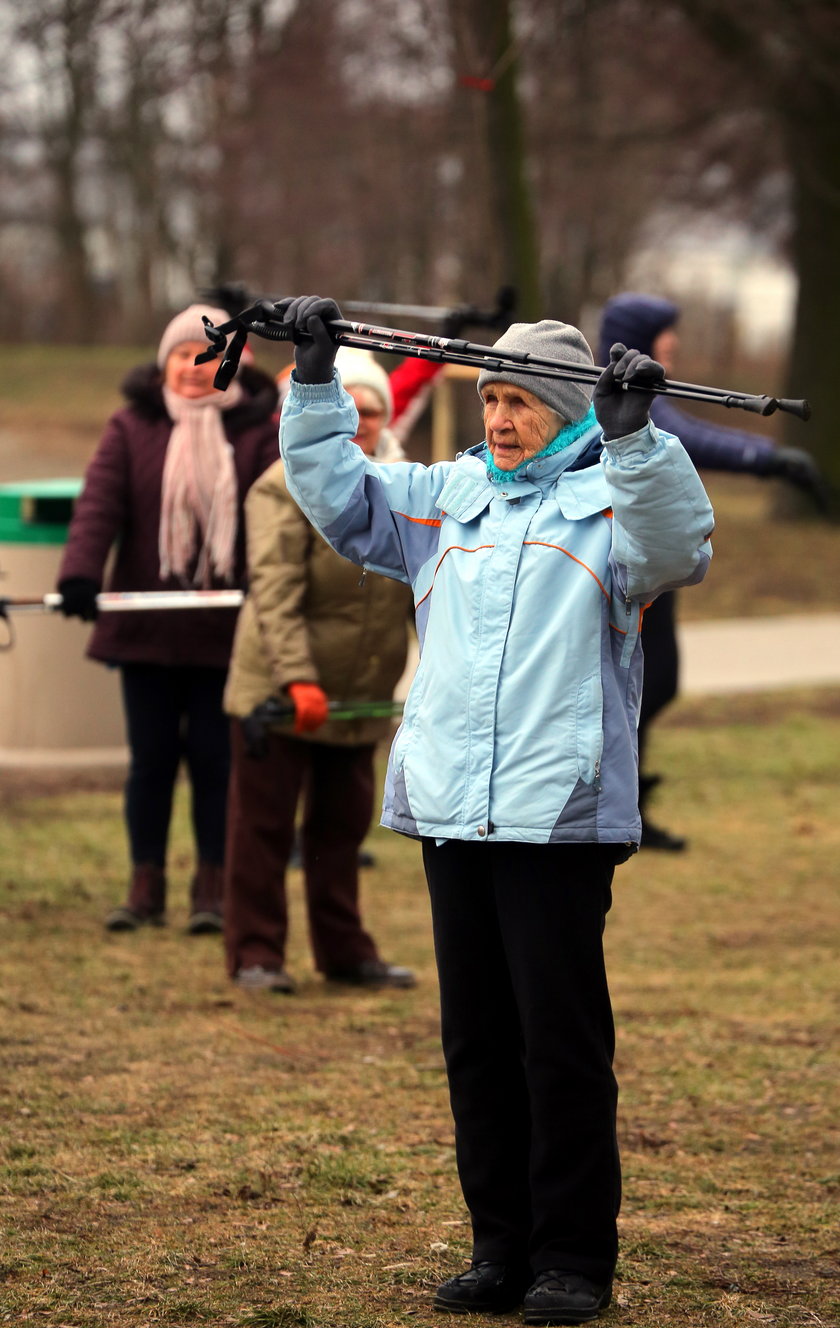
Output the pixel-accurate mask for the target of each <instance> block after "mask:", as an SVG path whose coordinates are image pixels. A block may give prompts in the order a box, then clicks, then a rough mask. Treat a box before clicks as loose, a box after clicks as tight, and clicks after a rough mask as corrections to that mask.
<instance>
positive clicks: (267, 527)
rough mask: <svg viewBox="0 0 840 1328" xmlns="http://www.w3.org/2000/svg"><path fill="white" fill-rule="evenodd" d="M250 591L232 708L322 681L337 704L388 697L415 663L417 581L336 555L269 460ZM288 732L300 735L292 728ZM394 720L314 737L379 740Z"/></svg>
mask: <svg viewBox="0 0 840 1328" xmlns="http://www.w3.org/2000/svg"><path fill="white" fill-rule="evenodd" d="M245 522H246V537H247V550H248V594H247V597H246V599H245V603H244V604H243V606H242V610H241V612H240V614H239V620H238V622H237V626H236V636H235V638H234V643H233V655H232V658H231V663H230V672H229V674H228V680H227V686H226V689H225V702H224V703H225V710H226V711H227V713H228V714H229V715H235V716H239V717H244V716H245V715H249V714H250V713H251V711H252V710H253V709H254V708H255V706H258V705H260V704H261V702H263V701H265V700H266V699H267V698H268V697H270V696H275V697H281V698H284V699H286V697H287V693H286V691H285V689H286V688H287V687H288V685H289V683H291V682H316V683H319V684H320V686H321V687H323V689H324V691H325V692H326V693H327V696H328V697H329V699H330V700H331V701H386V700H389V699H390V698H391V696H392V695H393V691H394V687H395V686H396V684H397V682H398V681H399V679H400V677H401V676H402V673H403V670H404V668H405V662H406V653H407V647H408V631H409V626H410V623H411V616H410V615H411V605H412V595H411V589H410V587H409V586H407V585H405V584H403V583H402V582H401V581H394V580H391V579H390V578H387V577H384V576H378V575H377V574H376V573H374V572H368V573H367V574H366V575H365V576H364V578H362V573H361V571H360V569H359V568H358V567H357V566H356V564H355V563H351V562H348V561H347V560H346V559H345V558H342V557H340V555H339V554H337V553H335V552H334V551H333V550H332V549H331V548H330V546H329V545H328V544H327V543H326V541H325V540H323V539H322V538H321V536H320V535H319V534H318V533H317V532H316V531H315V530H314V529H313V527H312V526H311V525H310V524H309V522H308V521H307V519H306V517H305V516H304V515H303V513H302V512H301V510H300V508H299V507H298V506H297V504H296V503H295V501H294V499H293V498H292V497H291V495H290V494H289V491H288V489H287V488H286V480H285V477H284V474H283V463H282V461H277V462H275V463H274V465H272V466H269V468H268V470H266V471H265V472H264V473H263V474H262V475H261V476H260V478H259V479H258V480H257V481H256V483H255V484H254V485H253V486H252V488H251V489H250V491H249V493H248V496H247V498H246V500H245ZM284 731H285V732H288V733H291V732H292V726H291V724H290V725H289V727H288V729H286V730H284ZM392 731H393V725H392V722H391V720H389V719H366V720H353V721H343V722H342V721H335V722H327V723H326V724H324V725H323V726H322V727H321V728H319V729H317V730H316V731H315V732H314V733H311V734H307V735H306V736H307V737H308V738H311V739H312V740H313V741H314V742H329V743H338V744H355V743H369V742H377V741H379V739H381V738H384V737H388V736H390V734H391V733H392Z"/></svg>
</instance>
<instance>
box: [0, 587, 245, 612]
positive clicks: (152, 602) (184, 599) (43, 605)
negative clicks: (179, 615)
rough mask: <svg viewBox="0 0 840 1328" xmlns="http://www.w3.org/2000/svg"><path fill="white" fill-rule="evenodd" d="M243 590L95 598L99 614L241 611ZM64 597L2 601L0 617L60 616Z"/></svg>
mask: <svg viewBox="0 0 840 1328" xmlns="http://www.w3.org/2000/svg"><path fill="white" fill-rule="evenodd" d="M243 598H244V595H243V592H242V591H241V590H105V591H102V592H101V593H100V594H99V595H97V596H96V607H97V609H98V610H99V612H100V613H131V612H133V611H136V610H140V609H238V608H239V607H240V605H241V604H242V600H243ZM62 602H63V600H62V596H61V595H59V594H58V593H57V592H50V593H49V594H46V595H38V596H32V597H21V598H14V597H12V596H5V597H3V598H0V617H2V618H5V617H6V615H7V613H8V612H9V611H11V612H13V613H27V612H28V613H57V612H59V611H60V609H61V605H62Z"/></svg>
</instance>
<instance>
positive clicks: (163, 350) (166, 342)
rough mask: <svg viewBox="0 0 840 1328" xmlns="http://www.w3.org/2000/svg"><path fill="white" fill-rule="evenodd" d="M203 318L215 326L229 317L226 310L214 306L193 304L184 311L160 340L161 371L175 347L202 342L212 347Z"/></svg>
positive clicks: (168, 326)
mask: <svg viewBox="0 0 840 1328" xmlns="http://www.w3.org/2000/svg"><path fill="white" fill-rule="evenodd" d="M202 316H203V317H206V318H209V319H210V322H211V323H213V324H214V325H215V326H218V325H219V323H226V322H227V321H228V315H227V314H226V313H225V311H224V309H215V308H214V307H213V305H212V304H191V305H190V306H189V308H187V309H182V310H181V312H180V313H179V314H176V315H175V317H174V318H173V319H172V321H171V322H170V323H167V325H166V327H165V328H164V329H163V336H162V337H161V339H160V345H159V346H158V353H157V365H158V368H159V369H165V368H166V361H167V360H168V359H169V356H170V355H171V354H172V352H173V350H174V349H175V347H176V346H180V345H181V343H182V342H184V341H200V342H201V343H202V345H206V346H209V345H210V342H209V341H208V340H207V334H206V333H205V331H204V323H203V322H202Z"/></svg>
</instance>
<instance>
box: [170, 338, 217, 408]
mask: <svg viewBox="0 0 840 1328" xmlns="http://www.w3.org/2000/svg"><path fill="white" fill-rule="evenodd" d="M206 349H207V343H206V342H205V343H204V344H202V343H201V342H200V341H182V342H180V343H179V344H178V345H177V346H175V347H174V349H173V350H171V351H170V352H169V358H168V359H167V361H166V368H165V369H164V371H163V381H164V383H165V384H166V386H167V387H168V388H169V389H170V391H172V392H177V394H178V396H179V397H190V398H195V397H208V396H209V395H210V393H211V392H215V390H216V389H215V388H214V387H213V379H214V378H215V377H216V370H217V369H218V367H219V365H218V362H217V361H216V360H209V361H208V362H207V364H196V363H195V362H194V361H195V357H196V355H200V354H201V352H202V351H205V350H206Z"/></svg>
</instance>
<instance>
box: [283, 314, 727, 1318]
mask: <svg viewBox="0 0 840 1328" xmlns="http://www.w3.org/2000/svg"><path fill="white" fill-rule="evenodd" d="M281 311H282V312H283V315H284V319H285V321H286V322H287V323H288V324H289V325H290V328H291V330H292V331H293V332H294V335H295V338H296V339H297V341H298V345H297V351H296V370H295V373H294V375H293V381H292V386H291V389H290V392H289V396H288V398H287V400H286V403H285V406H284V409H283V416H282V425H281V451H282V455H283V457H284V460H285V464H286V479H287V483H288V485H289V488H290V490H291V491H292V493H293V494H294V496H295V497H296V499H297V500H298V502H299V503H300V504H301V506H302V508H303V510H304V511H305V512H306V514H307V516H308V517H309V519H310V520H311V521H313V522H314V523H315V525H316V526H317V527H318V528H319V529H320V530H321V531H322V533H323V534H324V535H325V536H326V538H327V539H328V540H329V541H330V542H331V543H332V544H333V546H334V547H335V548H336V549H337V550H338V551H339V552H340V553H342V554H344V555H345V557H348V558H351V559H353V560H354V561H356V562H358V563H361V564H362V565H364V566H366V567H368V568H372V569H373V570H375V571H381V572H385V573H386V574H388V575H391V576H393V577H396V578H397V579H398V580H402V581H406V582H408V583H410V584H411V585H412V586H413V589H414V596H415V604H416V613H417V625H418V634H419V637H420V641H421V651H422V653H421V660H420V665H419V668H418V671H417V674H416V677H415V679H414V683H413V685H412V688H411V692H410V694H409V698H408V701H407V704H406V708H405V715H404V721H403V724H402V726H401V728H400V730H399V732H398V733H397V735H396V738H395V740H394V744H393V748H392V752H391V760H390V767H389V773H388V777H387V781H386V788H385V806H384V812H383V822H384V824H385V825H388V826H391V827H392V828H393V829H395V830H398V831H400V832H402V833H403V834H406V835H411V836H414V837H416V838H419V839H420V840H421V842H422V848H423V860H424V865H425V870H426V876H427V880H428V884H429V890H430V895H431V903H432V921H433V929H434V939H435V950H436V956H437V962H438V972H439V977H440V993H441V1011H442V1033H443V1046H444V1053H445V1058H446V1065H447V1073H448V1076H449V1086H450V1097H451V1103H452V1109H453V1114H454V1117H455V1130H456V1150H457V1160H458V1169H459V1174H460V1180H461V1185H462V1188H463V1192H464V1196H465V1199H466V1202H467V1206H468V1208H469V1210H470V1214H471V1218H472V1226H473V1260H472V1265H471V1267H470V1268H469V1269H468V1270H467V1271H465V1272H463V1273H460V1274H457V1275H456V1276H454V1277H452V1278H451V1279H450V1280H449V1281H448V1282H446V1283H444V1285H443V1286H441V1287H440V1288H439V1289H438V1291H437V1294H436V1297H435V1305H436V1307H437V1308H438V1309H441V1310H451V1311H488V1312H492V1311H505V1310H509V1309H512V1308H513V1307H514V1306H516V1305H518V1304H520V1303H524V1315H525V1321H526V1322H528V1323H543V1324H551V1323H583V1322H585V1321H587V1320H589V1319H593V1318H596V1317H597V1316H598V1314H599V1313H600V1311H601V1310H602V1309H603V1308H604V1307H605V1306H606V1305H607V1304H608V1303H609V1301H610V1295H611V1285H612V1277H613V1269H614V1266H615V1261H616V1255H617V1234H616V1218H617V1213H618V1206H619V1194H620V1172H619V1161H618V1150H617V1147H616V1128H615V1113H616V1097H617V1089H616V1083H615V1078H614V1075H613V1070H612V1059H613V1046H614V1031H613V1021H612V1013H611V1008H610V999H609V992H608V987H607V980H606V974H605V968H604V956H603V949H602V933H603V929H604V924H605V919H606V914H607V910H608V909H609V907H610V902H611V885H612V878H613V872H614V869H615V866H616V864H617V863H618V862H621V861H623V860H624V859H625V858H626V857H627V856H629V854H630V853H632V852H633V850H634V849H635V848H636V847H637V846H638V843H639V837H640V821H639V811H638V787H637V771H636V720H637V713H638V703H639V690H640V684H641V664H642V661H641V650H640V645H639V628H640V624H641V617H642V611H643V608H644V606H645V605H646V604H647V603H648V602H649V601H650V600H651V599H652V598H653V597H654V596H655V595H656V594H657V593H658V592H659V591H660V590H661V589H662V588H663V587H665V586H670V585H676V584H680V585H685V584H689V583H691V582H695V581H698V580H700V579H701V578H702V576H703V575H704V573H705V570H706V567H707V564H708V561H709V557H710V552H711V550H710V548H709V545H708V538H709V535H710V532H711V529H712V512H711V507H710V504H709V502H708V499H707V497H706V494H705V492H704V490H703V487H702V485H701V483H700V480H699V478H698V476H697V473H696V471H695V469H694V467H693V466H692V464H691V462H690V461H689V459H688V457H687V456H686V454H685V452H684V450H683V448H682V446H681V444H680V443H679V442H678V440H677V439H676V438H674V437H672V436H670V435H668V434H663V433H661V432H660V431H658V430H657V429H655V428H653V427H652V426H651V425H650V422H649V405H650V400H651V395H652V394H651V393H650V392H649V391H645V390H638V389H644V387H645V386H649V385H651V384H654V383H656V382H657V381H659V380H660V379H661V376H662V367H661V365H659V364H657V363H655V362H654V361H652V360H650V359H649V358H648V357H647V356H643V355H640V354H638V353H636V352H634V351H625V348H624V347H623V346H620V345H619V346H615V347H613V350H612V353H611V359H610V364H609V365H608V367H607V368H606V369H605V370H604V372H603V373H602V375H601V377H600V379H599V381H598V383H597V386H596V388H595V393H594V398H593V399H592V401H590V390H589V388H588V387H586V386H584V385H582V384H578V383H575V382H571V381H569V380H566V379H561V378H535V377H532V376H527V375H524V374H521V373H519V372H517V370H516V369H508V368H501V369H500V368H498V367H495V368H494V369H493V370H492V371H484V372H482V373H481V374H480V376H479V379H478V389H479V394H480V396H481V400H482V403H483V411H484V430H485V441H484V442H482V443H480V444H479V445H478V446H476V447H473V448H471V449H470V450H469V451H468V452H467V453H466V454H465V455H463V456H461V457H459V458H458V459H457V460H455V461H454V462H444V463H440V464H437V465H432V466H430V467H424V466H421V465H415V464H404V465H400V466H388V467H384V466H379V465H377V464H376V463H375V462H373V461H371V460H370V459H368V458H366V457H365V456H364V455H363V453H362V452H361V451H360V450H359V449H358V448H356V447H353V446H352V444H351V443H350V439H351V438H352V436H353V434H354V432H355V429H356V412H355V409H354V407H353V402H352V400H351V399H350V398H349V397H348V396H347V394H346V393H345V392H344V391H343V389H342V387H341V383H340V381H339V380H338V379H337V377H336V376H335V374H334V372H333V367H332V365H333V357H334V353H335V348H334V345H333V342H332V340H331V337H330V332H329V323H330V321H331V320H332V319H335V318H337V317H340V313H339V312H338V309H337V307H336V305H335V304H334V302H332V301H327V300H321V299H319V298H317V297H314V296H304V297H302V298H301V299H299V300H293V301H290V302H288V303H286V304H285V305H283V306H281ZM496 346H497V348H498V349H499V350H500V351H504V350H513V351H518V352H530V353H534V354H537V355H540V356H548V357H551V358H555V359H562V360H566V361H574V362H576V363H580V364H582V365H586V366H590V367H591V365H592V355H591V352H590V350H589V347H588V345H587V344H586V342H585V340H584V338H583V337H582V336H581V334H580V333H579V332H578V330H577V329H576V328H574V327H570V326H569V325H568V324H564V323H556V322H547V321H546V322H540V323H534V324H522V323H519V324H514V325H513V326H512V327H511V328H509V329H508V331H507V332H505V333H504V335H503V336H502V337H501V338H500V339H499V341H498V342H497V343H496ZM626 386H632V387H633V389H634V390H632V391H625V390H624V388H625V387H626Z"/></svg>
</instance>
